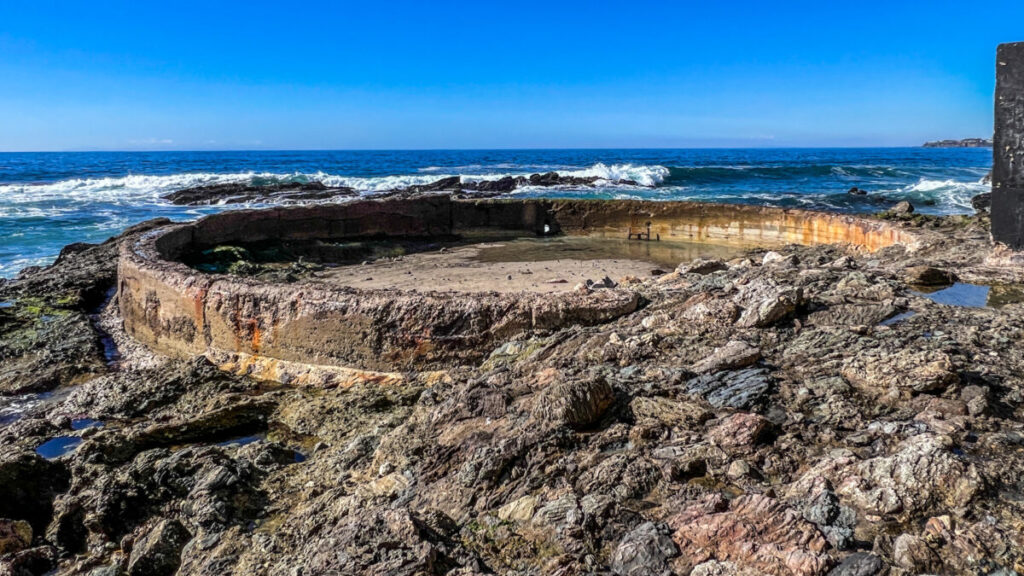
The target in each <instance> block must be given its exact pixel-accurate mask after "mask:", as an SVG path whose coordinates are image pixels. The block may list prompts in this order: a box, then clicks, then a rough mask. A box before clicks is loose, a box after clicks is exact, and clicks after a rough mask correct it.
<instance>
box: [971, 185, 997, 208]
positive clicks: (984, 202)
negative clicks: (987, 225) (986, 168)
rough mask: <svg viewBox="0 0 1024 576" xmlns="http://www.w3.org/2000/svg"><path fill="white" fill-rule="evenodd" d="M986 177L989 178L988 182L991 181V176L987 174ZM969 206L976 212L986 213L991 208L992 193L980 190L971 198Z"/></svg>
mask: <svg viewBox="0 0 1024 576" xmlns="http://www.w3.org/2000/svg"><path fill="white" fill-rule="evenodd" d="M987 178H989V183H991V176H987ZM971 207H972V208H974V211H975V212H977V213H978V214H988V213H989V211H990V210H991V209H992V193H991V192H982V193H981V194H978V195H977V196H975V197H973V198H971Z"/></svg>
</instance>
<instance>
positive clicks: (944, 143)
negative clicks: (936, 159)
mask: <svg viewBox="0 0 1024 576" xmlns="http://www.w3.org/2000/svg"><path fill="white" fill-rule="evenodd" d="M921 146H923V147H924V148H991V147H992V140H990V139H988V138H964V139H963V140H935V141H933V142H925V143H924V144H922V145H921Z"/></svg>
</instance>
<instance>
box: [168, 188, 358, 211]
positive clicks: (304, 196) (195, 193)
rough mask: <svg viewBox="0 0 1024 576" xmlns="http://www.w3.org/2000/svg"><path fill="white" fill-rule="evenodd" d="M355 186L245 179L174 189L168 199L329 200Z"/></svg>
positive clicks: (197, 202) (201, 202)
mask: <svg viewBox="0 0 1024 576" xmlns="http://www.w3.org/2000/svg"><path fill="white" fill-rule="evenodd" d="M356 195H357V193H356V191H355V190H353V189H352V188H344V187H338V188H329V187H327V186H325V185H324V183H323V182H284V183H279V184H266V185H262V186H260V185H252V184H248V183H242V182H232V183H227V184H211V185H208V186H197V187H195V188H185V189H184V190H178V191H176V192H171V193H170V194H167V195H165V196H164V197H163V199H164V200H167V201H169V202H171V203H172V204H177V205H179V206H205V205H210V204H248V203H254V202H269V201H274V202H299V201H314V200H325V199H328V198H334V197H337V196H343V197H344V196H356Z"/></svg>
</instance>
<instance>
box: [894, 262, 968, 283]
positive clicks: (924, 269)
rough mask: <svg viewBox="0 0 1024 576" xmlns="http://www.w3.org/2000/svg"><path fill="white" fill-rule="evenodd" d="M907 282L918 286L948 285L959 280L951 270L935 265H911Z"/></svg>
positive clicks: (907, 272) (907, 274)
mask: <svg viewBox="0 0 1024 576" xmlns="http://www.w3.org/2000/svg"><path fill="white" fill-rule="evenodd" d="M906 278H907V284H913V285H917V286H946V285H949V284H952V283H954V282H956V281H957V280H958V278H957V276H956V274H954V273H953V272H951V271H949V270H943V269H941V268H935V267H933V266H911V267H910V268H907V270H906Z"/></svg>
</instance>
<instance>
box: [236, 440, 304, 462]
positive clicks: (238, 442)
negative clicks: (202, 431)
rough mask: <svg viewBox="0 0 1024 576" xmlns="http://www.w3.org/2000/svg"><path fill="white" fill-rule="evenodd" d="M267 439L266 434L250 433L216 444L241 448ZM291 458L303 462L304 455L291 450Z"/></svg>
mask: <svg viewBox="0 0 1024 576" xmlns="http://www.w3.org/2000/svg"><path fill="white" fill-rule="evenodd" d="M266 440H267V435H266V434H251V435H249V436H240V437H238V438H232V439H230V440H225V441H223V442H218V443H217V446H220V447H222V448H241V447H242V446H248V445H249V444H256V443H257V442H265V441H266ZM292 452H293V456H292V458H293V459H294V461H295V462H296V463H299V462H305V461H306V455H305V454H303V453H302V452H299V451H298V450H292Z"/></svg>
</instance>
